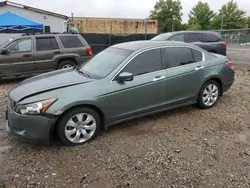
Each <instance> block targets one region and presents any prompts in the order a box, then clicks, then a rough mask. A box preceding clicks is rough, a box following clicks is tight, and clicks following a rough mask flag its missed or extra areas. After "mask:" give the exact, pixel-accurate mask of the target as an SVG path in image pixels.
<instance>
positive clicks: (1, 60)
mask: <svg viewBox="0 0 250 188" xmlns="http://www.w3.org/2000/svg"><path fill="white" fill-rule="evenodd" d="M32 40H33V39H32V37H25V38H20V39H16V40H14V41H13V42H12V43H10V44H9V45H7V46H5V48H6V49H7V50H8V53H7V54H6V55H3V54H2V55H0V73H1V74H2V75H19V74H23V73H29V72H34V71H35V64H34V56H33V47H32V44H33V42H32Z"/></svg>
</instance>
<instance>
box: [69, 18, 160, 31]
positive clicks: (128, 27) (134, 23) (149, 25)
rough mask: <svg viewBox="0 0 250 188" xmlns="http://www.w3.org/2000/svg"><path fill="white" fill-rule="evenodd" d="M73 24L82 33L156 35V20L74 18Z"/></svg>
mask: <svg viewBox="0 0 250 188" xmlns="http://www.w3.org/2000/svg"><path fill="white" fill-rule="evenodd" d="M73 23H74V26H75V27H76V28H78V30H79V31H80V32H84V33H112V34H131V33H133V34H134V33H139V34H144V33H148V34H156V33H158V22H157V21H156V20H144V19H120V18H87V17H74V18H73Z"/></svg>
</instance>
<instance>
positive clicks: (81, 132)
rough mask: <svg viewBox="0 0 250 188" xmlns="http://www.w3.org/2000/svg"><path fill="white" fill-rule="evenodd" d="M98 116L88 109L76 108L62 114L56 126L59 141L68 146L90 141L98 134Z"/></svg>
mask: <svg viewBox="0 0 250 188" xmlns="http://www.w3.org/2000/svg"><path fill="white" fill-rule="evenodd" d="M100 124H101V120H100V116H99V115H98V113H97V112H95V111H94V110H92V109H90V108H76V109H73V110H70V111H69V112H67V113H66V114H63V116H62V118H61V119H60V120H59V122H58V125H57V135H58V137H59V139H60V141H61V142H62V143H63V144H65V145H68V146H72V145H80V144H84V143H86V142H89V141H90V140H92V139H93V138H94V137H95V136H96V135H97V134H98V133H99V132H100Z"/></svg>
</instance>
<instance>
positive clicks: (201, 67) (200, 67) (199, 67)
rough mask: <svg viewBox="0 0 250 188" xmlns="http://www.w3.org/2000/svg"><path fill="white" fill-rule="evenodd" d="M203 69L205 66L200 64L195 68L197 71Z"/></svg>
mask: <svg viewBox="0 0 250 188" xmlns="http://www.w3.org/2000/svg"><path fill="white" fill-rule="evenodd" d="M201 69H204V66H198V67H196V68H195V70H196V71H198V70H201Z"/></svg>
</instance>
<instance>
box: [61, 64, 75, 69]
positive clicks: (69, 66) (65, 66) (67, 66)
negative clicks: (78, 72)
mask: <svg viewBox="0 0 250 188" xmlns="http://www.w3.org/2000/svg"><path fill="white" fill-rule="evenodd" d="M71 67H73V66H72V65H70V64H66V65H64V66H63V67H62V68H63V69H67V68H71Z"/></svg>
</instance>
